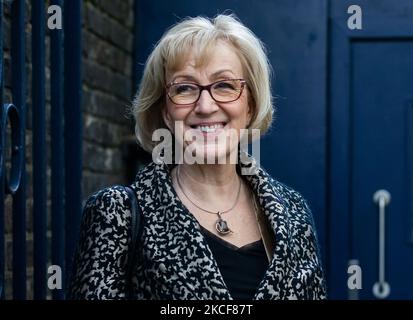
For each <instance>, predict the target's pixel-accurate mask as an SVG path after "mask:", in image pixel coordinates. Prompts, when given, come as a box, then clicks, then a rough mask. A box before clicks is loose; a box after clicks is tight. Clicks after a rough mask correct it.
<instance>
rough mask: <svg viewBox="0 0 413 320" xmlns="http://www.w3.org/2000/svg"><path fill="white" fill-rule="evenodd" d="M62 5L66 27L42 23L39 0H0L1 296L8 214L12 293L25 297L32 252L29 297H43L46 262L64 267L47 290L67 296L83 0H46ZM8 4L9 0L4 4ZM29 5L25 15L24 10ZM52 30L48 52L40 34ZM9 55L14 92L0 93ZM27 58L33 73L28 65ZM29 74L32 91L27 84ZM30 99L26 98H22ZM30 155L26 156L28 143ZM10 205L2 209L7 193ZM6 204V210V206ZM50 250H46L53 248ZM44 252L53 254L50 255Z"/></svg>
mask: <svg viewBox="0 0 413 320" xmlns="http://www.w3.org/2000/svg"><path fill="white" fill-rule="evenodd" d="M49 4H50V6H51V5H55V6H58V7H59V8H61V10H62V15H63V28H61V29H52V30H47V26H46V22H47V17H48V13H47V7H46V5H45V1H44V0H33V1H24V0H13V1H5V0H2V1H1V3H0V49H1V51H2V56H1V58H0V106H1V111H0V298H1V299H4V298H5V297H6V290H7V289H6V287H5V268H6V261H7V257H6V254H5V252H6V250H5V220H6V219H5V217H6V216H7V215H10V216H12V241H11V243H12V252H13V255H12V261H11V264H12V268H11V269H12V270H13V275H12V284H13V285H12V287H13V288H12V289H13V298H14V299H25V298H26V285H27V273H26V267H27V265H28V263H27V261H26V260H27V256H29V257H30V256H32V257H33V282H34V284H33V287H34V292H33V295H34V298H35V299H45V298H46V296H47V292H48V291H47V287H48V266H50V265H55V266H58V267H59V268H61V271H62V277H61V280H62V283H61V288H62V289H60V290H59V289H56V290H53V291H52V295H53V298H54V299H62V298H64V290H63V288H64V287H65V284H64V279H65V278H66V277H65V276H64V275H65V274H67V271H68V270H70V268H71V257H72V255H73V250H74V246H75V242H76V237H77V234H78V229H79V221H80V215H81V203H82V202H81V200H82V199H81V169H82V127H81V123H82V122H81V114H82V113H81V67H80V66H81V20H82V18H81V1H80V0H67V1H63V0H51V1H50V3H49ZM6 6H8V7H6ZM5 8H7V9H8V10H10V15H9V20H10V24H11V28H10V35H11V45H10V50H9V52H6V51H5V49H4V48H3V41H4V39H5V38H6V37H7V36H8V34H7V32H6V30H5V21H6V18H7V17H5V14H4V12H5V11H4V9H5ZM28 11H29V12H31V14H30V17H27V16H26V14H25V13H26V12H28ZM29 27H31V62H30V63H27V62H26V53H27V51H26V42H25V39H26V37H27V36H26V33H27V30H28V29H29ZM47 32H49V35H50V52H49V53H48V52H46V49H45V48H46V46H45V37H46V34H47ZM6 53H7V54H8V55H9V56H10V60H11V66H10V71H11V72H10V73H11V82H10V90H11V100H10V99H6V98H5V95H4V86H5V77H6V74H5V68H4V61H5V54H6ZM46 54H50V79H49V81H50V108H51V109H50V110H51V111H50V120H49V119H48V121H50V122H49V125H50V150H51V152H50V158H51V172H50V182H51V184H50V186H51V188H50V190H49V191H50V199H51V203H50V210H48V203H47V199H48V196H47V195H48V190H47V186H48V183H47V165H46V163H47V154H46V146H47V145H46V143H47V142H46V125H47V120H46V112H45V110H46V100H45V97H46V95H45V92H46V87H47V78H46V74H45V70H46V67H45V57H46ZM28 64H29V65H30V66H31V70H32V72H31V78H29V77H28V74H27V72H26V68H27V65H28ZM29 81H30V82H31V91H30V92H29V90H28V87H29V86H28V84H30V83H29ZM27 100H28V101H31V105H29V104H27V103H26V101H27ZM28 110H31V114H32V117H31V123H30V124H31V127H32V140H31V141H26V138H25V135H26V128H27V125H28V123H26V119H27V118H28V117H27V115H28ZM27 145H31V146H32V150H33V151H32V155H31V157H30V158H29V159H28V157H26V146H27ZM26 160H29V161H30V160H31V161H32V168H33V169H32V173H33V181H32V186H33V218H32V219H33V251H32V253H31V254H30V255H27V252H31V248H28V246H27V241H26V240H27V239H26V233H27V227H28V223H27V221H26V220H27V212H26V202H27V200H28V199H27V197H26V194H27V188H28V187H30V185H29V183H28V181H27V174H26V173H27V172H26ZM10 197H11V199H12V208H11V209H10V210H5V201H7V199H8V198H10ZM9 211H10V212H9ZM48 211H50V212H49V213H50V218H51V228H50V229H51V245H50V246H49V244H48V240H47V232H48V225H47V221H48ZM50 250H51V251H50ZM49 253H51V254H50V258H49Z"/></svg>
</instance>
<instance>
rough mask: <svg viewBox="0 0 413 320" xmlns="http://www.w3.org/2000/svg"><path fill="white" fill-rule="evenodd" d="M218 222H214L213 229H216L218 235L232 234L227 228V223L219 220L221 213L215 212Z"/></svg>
mask: <svg viewBox="0 0 413 320" xmlns="http://www.w3.org/2000/svg"><path fill="white" fill-rule="evenodd" d="M217 215H218V220H217V222H215V229H217V231H218V233H219V234H222V235H226V234H228V233H232V230H231V229H230V228H229V227H228V223H227V222H226V221H225V220H224V219H222V218H221V213H220V212H217Z"/></svg>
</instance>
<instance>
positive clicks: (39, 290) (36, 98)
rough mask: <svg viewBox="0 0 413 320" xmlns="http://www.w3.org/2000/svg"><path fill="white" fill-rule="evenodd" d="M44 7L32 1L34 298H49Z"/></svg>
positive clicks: (38, 0) (39, 1) (41, 0)
mask: <svg viewBox="0 0 413 320" xmlns="http://www.w3.org/2000/svg"><path fill="white" fill-rule="evenodd" d="M44 24H45V7H44V0H33V1H32V70H33V74H32V101H33V108H32V110H33V112H32V118H33V119H32V121H33V246H34V248H33V268H34V275H33V284H34V299H36V300H38V299H45V298H46V263H47V236H46V232H47V230H46V229H47V207H46V123H45V122H46V110H45V43H44V41H45V26H44Z"/></svg>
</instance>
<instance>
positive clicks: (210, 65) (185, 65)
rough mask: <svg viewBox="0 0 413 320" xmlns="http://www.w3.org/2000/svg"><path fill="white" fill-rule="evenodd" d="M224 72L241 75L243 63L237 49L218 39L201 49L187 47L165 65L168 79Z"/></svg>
mask: <svg viewBox="0 0 413 320" xmlns="http://www.w3.org/2000/svg"><path fill="white" fill-rule="evenodd" d="M220 71H222V72H220ZM225 72H227V73H232V74H233V75H234V76H236V77H240V78H242V77H243V65H242V62H241V60H240V58H239V53H238V50H237V49H236V48H235V47H234V46H233V45H231V44H229V43H227V42H224V41H218V42H216V43H214V44H212V45H209V46H207V47H205V48H203V49H202V50H195V49H194V48H188V50H187V51H186V52H185V53H184V54H182V55H180V57H179V59H176V61H174V63H173V64H172V63H170V64H169V65H168V66H167V67H166V77H167V79H168V80H170V79H172V78H174V77H176V76H179V75H186V74H188V75H192V76H196V75H197V74H199V75H201V74H202V75H206V76H212V75H217V74H218V73H225Z"/></svg>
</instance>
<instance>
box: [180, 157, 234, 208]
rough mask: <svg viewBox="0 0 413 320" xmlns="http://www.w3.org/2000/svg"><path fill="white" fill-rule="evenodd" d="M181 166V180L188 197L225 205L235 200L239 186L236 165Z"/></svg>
mask: <svg viewBox="0 0 413 320" xmlns="http://www.w3.org/2000/svg"><path fill="white" fill-rule="evenodd" d="M179 166H180V167H179V170H178V171H179V180H180V182H181V184H182V185H183V188H184V189H185V192H186V193H187V194H188V195H191V196H193V197H195V198H196V199H198V200H201V201H203V200H204V201H211V199H214V201H219V200H222V202H223V204H225V203H226V204H227V203H228V201H232V200H233V199H234V196H235V193H236V191H237V190H238V185H239V179H238V177H237V172H236V167H235V165H234V164H213V165H198V164H193V165H188V164H185V163H184V164H182V165H179ZM175 174H176V172H175Z"/></svg>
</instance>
